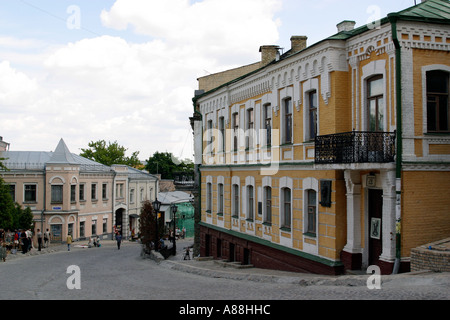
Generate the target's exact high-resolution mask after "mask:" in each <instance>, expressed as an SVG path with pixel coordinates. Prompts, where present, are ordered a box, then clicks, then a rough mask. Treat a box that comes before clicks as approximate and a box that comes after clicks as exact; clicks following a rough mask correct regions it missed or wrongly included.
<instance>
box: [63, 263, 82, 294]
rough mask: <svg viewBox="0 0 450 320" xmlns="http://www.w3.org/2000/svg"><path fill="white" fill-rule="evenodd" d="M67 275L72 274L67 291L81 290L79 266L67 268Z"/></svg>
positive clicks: (68, 280)
mask: <svg viewBox="0 0 450 320" xmlns="http://www.w3.org/2000/svg"><path fill="white" fill-rule="evenodd" d="M66 273H68V274H70V276H69V278H67V281H66V286H67V289H69V290H73V289H77V290H80V289H81V270H80V267H79V266H76V265H71V266H68V267H67V271H66Z"/></svg>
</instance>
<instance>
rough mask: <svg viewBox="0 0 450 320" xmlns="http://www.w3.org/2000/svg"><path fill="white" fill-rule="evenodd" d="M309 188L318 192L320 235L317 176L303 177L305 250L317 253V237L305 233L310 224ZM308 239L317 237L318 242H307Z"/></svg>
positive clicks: (317, 196)
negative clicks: (308, 223) (308, 222)
mask: <svg viewBox="0 0 450 320" xmlns="http://www.w3.org/2000/svg"><path fill="white" fill-rule="evenodd" d="M308 190H314V191H315V192H316V235H318V229H319V180H317V179H316V178H306V179H303V221H304V223H303V230H302V231H303V251H305V252H307V253H311V254H315V255H317V254H318V253H319V246H318V245H317V241H318V238H317V237H309V236H307V235H305V233H306V231H307V229H308V226H307V225H306V224H307V221H308ZM305 238H306V239H315V240H316V244H311V243H308V242H305V241H304V240H305Z"/></svg>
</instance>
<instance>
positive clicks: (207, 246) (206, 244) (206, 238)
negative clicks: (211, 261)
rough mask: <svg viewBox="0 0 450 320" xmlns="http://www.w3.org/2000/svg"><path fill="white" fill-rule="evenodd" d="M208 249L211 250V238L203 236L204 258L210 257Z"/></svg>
mask: <svg viewBox="0 0 450 320" xmlns="http://www.w3.org/2000/svg"><path fill="white" fill-rule="evenodd" d="M210 248H211V236H210V235H209V234H207V235H205V257H209V256H210V254H211V253H210Z"/></svg>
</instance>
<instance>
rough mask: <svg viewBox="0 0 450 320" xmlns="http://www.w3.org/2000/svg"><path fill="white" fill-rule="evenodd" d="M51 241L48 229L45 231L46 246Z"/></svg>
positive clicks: (46, 246)
mask: <svg viewBox="0 0 450 320" xmlns="http://www.w3.org/2000/svg"><path fill="white" fill-rule="evenodd" d="M49 241H50V232H49V231H48V229H47V231H45V232H44V247H45V248H48V244H49Z"/></svg>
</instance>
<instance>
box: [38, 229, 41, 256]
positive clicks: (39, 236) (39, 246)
mask: <svg viewBox="0 0 450 320" xmlns="http://www.w3.org/2000/svg"><path fill="white" fill-rule="evenodd" d="M37 240H38V251H41V248H42V232H41V230H40V229H37Z"/></svg>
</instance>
